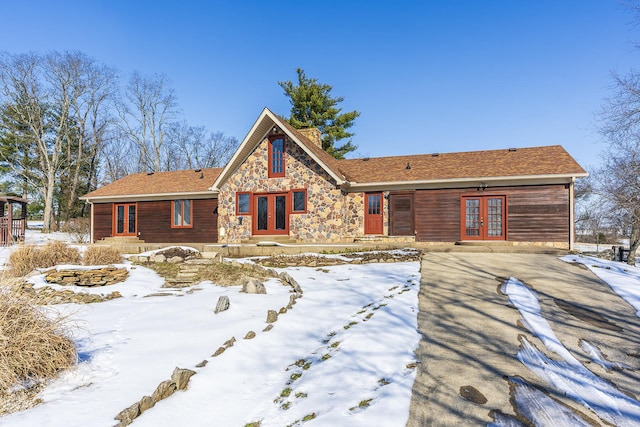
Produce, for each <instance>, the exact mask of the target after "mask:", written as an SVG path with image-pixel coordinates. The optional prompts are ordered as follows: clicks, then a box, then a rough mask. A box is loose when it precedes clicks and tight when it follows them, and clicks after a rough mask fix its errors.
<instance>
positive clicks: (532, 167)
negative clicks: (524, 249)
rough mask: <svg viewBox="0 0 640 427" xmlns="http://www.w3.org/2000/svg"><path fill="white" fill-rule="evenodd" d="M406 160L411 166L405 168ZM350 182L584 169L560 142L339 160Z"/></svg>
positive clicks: (568, 172)
mask: <svg viewBox="0 0 640 427" xmlns="http://www.w3.org/2000/svg"><path fill="white" fill-rule="evenodd" d="M407 164H408V165H409V166H410V169H407ZM338 165H339V168H340V169H341V170H342V171H343V172H344V173H345V175H346V176H347V179H348V180H349V181H351V182H352V183H375V182H392V181H397V182H402V181H430V180H447V179H465V178H483V177H484V178H490V177H516V176H518V177H522V176H539V175H575V174H579V175H580V174H585V173H586V171H585V170H584V169H583V168H582V167H581V166H580V165H579V164H578V163H577V162H576V161H575V160H574V159H573V158H572V157H571V156H570V155H569V153H567V152H566V151H565V150H564V148H562V147H561V146H560V145H552V146H546V147H533V148H518V149H516V150H508V149H505V150H491V151H472V152H464V153H445V154H438V155H433V154H421V155H412V156H394V157H376V158H371V159H348V160H338Z"/></svg>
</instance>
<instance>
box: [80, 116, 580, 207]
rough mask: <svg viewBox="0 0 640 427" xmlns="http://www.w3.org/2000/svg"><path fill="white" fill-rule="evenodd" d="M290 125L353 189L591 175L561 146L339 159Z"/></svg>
mask: <svg viewBox="0 0 640 427" xmlns="http://www.w3.org/2000/svg"><path fill="white" fill-rule="evenodd" d="M285 126H287V130H288V131H290V132H292V133H294V134H295V135H296V136H297V137H298V139H299V140H300V141H301V142H302V143H304V144H305V145H306V146H307V148H308V149H309V150H311V151H313V153H314V154H315V155H316V156H317V157H318V158H319V159H320V160H321V161H323V162H324V163H325V165H326V166H327V167H329V168H331V169H332V170H333V171H334V172H336V173H337V174H338V175H343V176H345V177H346V178H347V180H349V181H351V183H353V184H355V183H359V184H362V183H388V182H410V181H438V180H449V179H473V178H491V177H526V176H541V175H565V176H566V175H573V176H575V175H582V174H586V171H585V170H584V169H583V168H582V167H581V166H580V165H579V164H578V163H577V162H576V161H575V160H574V159H573V158H572V157H571V156H570V155H569V153H567V152H566V151H565V150H564V148H562V147H561V146H560V145H553V146H546V147H532V148H518V149H515V150H507V149H504V150H490V151H471V152H463V153H444V154H438V155H433V154H420V155H410V156H392V157H375V158H365V159H348V160H336V159H335V158H333V157H332V156H331V155H329V154H328V153H327V152H325V151H324V150H322V149H321V148H319V147H318V146H316V145H315V144H314V143H313V142H312V141H310V140H309V139H308V138H306V137H305V136H304V135H302V134H301V133H299V132H298V131H296V130H295V129H293V128H292V127H290V126H289V125H288V124H285ZM407 165H409V166H410V168H409V169H408V168H407ZM221 172H222V168H215V169H202V171H199V172H195V171H193V170H186V171H172V172H156V173H154V174H152V175H148V174H146V173H138V174H132V175H128V176H126V177H124V178H122V179H120V180H118V181H115V182H113V183H111V184H108V185H105V186H104V187H101V188H99V189H97V190H95V191H92V192H91V193H89V194H87V195H85V196H83V197H82V198H83V199H92V198H97V197H112V196H136V195H161V194H175V193H197V192H207V191H208V190H209V188H210V186H211V185H212V183H213V182H214V181H215V180H216V178H218V176H219V175H220V173H221Z"/></svg>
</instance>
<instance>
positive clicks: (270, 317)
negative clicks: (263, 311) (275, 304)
mask: <svg viewBox="0 0 640 427" xmlns="http://www.w3.org/2000/svg"><path fill="white" fill-rule="evenodd" d="M276 320H278V313H277V312H276V311H275V310H269V311H267V323H274V322H275V321H276Z"/></svg>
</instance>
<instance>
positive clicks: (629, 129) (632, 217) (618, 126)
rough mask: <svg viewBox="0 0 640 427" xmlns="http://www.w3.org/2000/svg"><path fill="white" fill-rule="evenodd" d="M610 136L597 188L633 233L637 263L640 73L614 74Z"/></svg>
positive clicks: (607, 113) (606, 112)
mask: <svg viewBox="0 0 640 427" xmlns="http://www.w3.org/2000/svg"><path fill="white" fill-rule="evenodd" d="M602 119H603V120H602V125H601V127H600V130H601V133H602V134H603V135H604V136H605V137H606V138H607V142H608V147H607V150H606V151H605V152H604V156H603V163H602V167H601V168H600V169H599V170H598V171H597V177H598V185H597V191H598V193H599V194H600V195H601V197H603V198H605V199H606V200H608V201H610V203H611V204H612V207H613V210H614V211H616V212H617V213H618V215H619V217H620V218H621V220H622V222H623V224H625V228H626V230H627V232H628V237H629V259H628V263H629V264H631V265H635V258H636V250H637V248H638V245H639V244H640V75H639V74H638V73H637V72H633V71H632V72H631V73H629V75H627V76H620V75H618V74H615V75H614V94H613V96H612V97H611V98H610V99H609V100H608V101H607V102H606V104H605V107H604V108H603V111H602Z"/></svg>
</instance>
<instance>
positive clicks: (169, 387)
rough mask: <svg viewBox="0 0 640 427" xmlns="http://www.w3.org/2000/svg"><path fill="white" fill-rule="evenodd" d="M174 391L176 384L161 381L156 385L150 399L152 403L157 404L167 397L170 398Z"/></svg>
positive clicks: (169, 381)
mask: <svg viewBox="0 0 640 427" xmlns="http://www.w3.org/2000/svg"><path fill="white" fill-rule="evenodd" d="M175 391H176V383H175V382H173V381H171V380H165V381H162V382H161V383H160V384H158V387H157V388H156V389H155V391H154V392H153V394H152V395H151V398H152V399H153V401H154V402H159V401H161V400H163V399H166V398H167V397H169V396H171V395H172V394H173V393H175Z"/></svg>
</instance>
